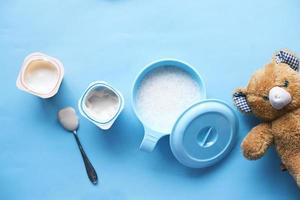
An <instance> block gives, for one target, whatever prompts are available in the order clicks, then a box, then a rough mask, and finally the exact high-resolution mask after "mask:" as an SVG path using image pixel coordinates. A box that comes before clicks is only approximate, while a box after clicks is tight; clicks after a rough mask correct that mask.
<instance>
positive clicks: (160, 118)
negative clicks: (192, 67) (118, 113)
mask: <svg viewBox="0 0 300 200" xmlns="http://www.w3.org/2000/svg"><path fill="white" fill-rule="evenodd" d="M201 98H202V95H201V89H200V86H199V85H198V83H197V82H196V81H195V80H194V79H193V78H192V76H191V75H190V74H189V73H188V72H186V71H184V70H182V69H180V68H178V67H176V66H163V67H160V68H157V69H154V70H153V71H151V72H150V73H149V74H147V75H146V76H145V77H144V79H143V80H142V82H141V85H140V87H139V88H138V91H137V96H136V108H137V111H138V113H139V115H140V117H141V119H142V121H143V122H144V123H146V124H147V125H149V127H151V128H152V129H153V130H158V131H162V132H165V133H170V132H171V131H172V128H173V126H174V124H175V122H176V120H177V118H178V117H179V116H180V114H181V113H182V112H184V111H185V110H186V109H187V108H188V107H190V106H191V105H193V104H194V103H196V102H198V101H199V100H201Z"/></svg>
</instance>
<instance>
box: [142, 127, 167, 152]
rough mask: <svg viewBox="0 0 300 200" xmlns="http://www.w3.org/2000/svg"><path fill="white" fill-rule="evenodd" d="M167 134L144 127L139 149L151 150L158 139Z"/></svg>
mask: <svg viewBox="0 0 300 200" xmlns="http://www.w3.org/2000/svg"><path fill="white" fill-rule="evenodd" d="M165 135H167V134H165V133H159V132H156V131H153V130H151V129H148V128H145V135H144V138H143V141H142V143H141V145H140V150H142V151H145V152H152V151H153V150H154V148H155V146H156V144H157V142H158V141H159V139H160V138H161V137H163V136H165Z"/></svg>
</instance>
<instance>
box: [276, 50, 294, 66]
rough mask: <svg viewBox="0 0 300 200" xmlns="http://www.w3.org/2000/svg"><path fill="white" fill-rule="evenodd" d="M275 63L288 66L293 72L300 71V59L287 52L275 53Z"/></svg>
mask: <svg viewBox="0 0 300 200" xmlns="http://www.w3.org/2000/svg"><path fill="white" fill-rule="evenodd" d="M275 62H276V63H285V64H288V65H289V66H290V67H291V68H292V69H293V70H295V71H299V58H298V57H297V56H295V55H293V54H292V53H290V52H289V51H287V50H280V51H278V52H277V53H275Z"/></svg>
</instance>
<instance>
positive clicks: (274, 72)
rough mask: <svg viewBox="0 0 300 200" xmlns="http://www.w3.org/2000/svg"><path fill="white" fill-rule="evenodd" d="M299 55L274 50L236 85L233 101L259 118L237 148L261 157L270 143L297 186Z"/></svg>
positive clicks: (299, 167) (299, 158)
mask: <svg viewBox="0 0 300 200" xmlns="http://www.w3.org/2000/svg"><path fill="white" fill-rule="evenodd" d="M298 70H299V58H298V56H297V55H296V54H295V53H294V52H291V51H290V50H287V49H283V50H279V51H277V52H275V53H274V54H273V57H272V59H271V61H270V62H269V63H268V64H266V65H265V66H264V67H263V68H261V69H259V70H258V71H256V72H255V73H254V74H253V75H252V77H251V79H250V81H249V83H248V85H247V87H245V88H238V89H237V90H236V91H235V92H234V94H233V102H234V104H235V105H236V106H237V107H238V108H239V110H240V111H241V112H244V113H252V114H254V115H255V116H256V117H258V118H260V119H261V120H262V123H260V124H258V125H257V126H256V127H254V128H253V129H252V130H251V131H250V132H249V133H248V134H247V136H246V137H245V138H244V140H243V142H242V144H241V148H242V151H243V155H244V156H245V157H246V158H247V159H249V160H256V159H259V158H261V157H262V156H263V155H264V154H265V152H266V151H267V149H268V148H269V147H270V146H271V145H274V146H275V148H276V151H277V153H278V155H279V156H280V158H281V161H282V166H283V168H284V169H286V170H288V171H289V173H290V174H291V175H292V176H293V177H294V179H295V180H296V182H297V184H298V186H300V74H299V73H298Z"/></svg>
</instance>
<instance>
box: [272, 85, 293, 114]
mask: <svg viewBox="0 0 300 200" xmlns="http://www.w3.org/2000/svg"><path fill="white" fill-rule="evenodd" d="M269 100H270V103H271V105H272V107H273V108H275V109H276V110H280V109H282V108H283V107H284V106H286V105H287V104H289V103H290V102H291V101H292V96H291V95H290V93H289V92H287V91H286V90H285V89H283V88H281V87H278V86H276V87H273V88H272V89H271V90H270V92H269Z"/></svg>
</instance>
